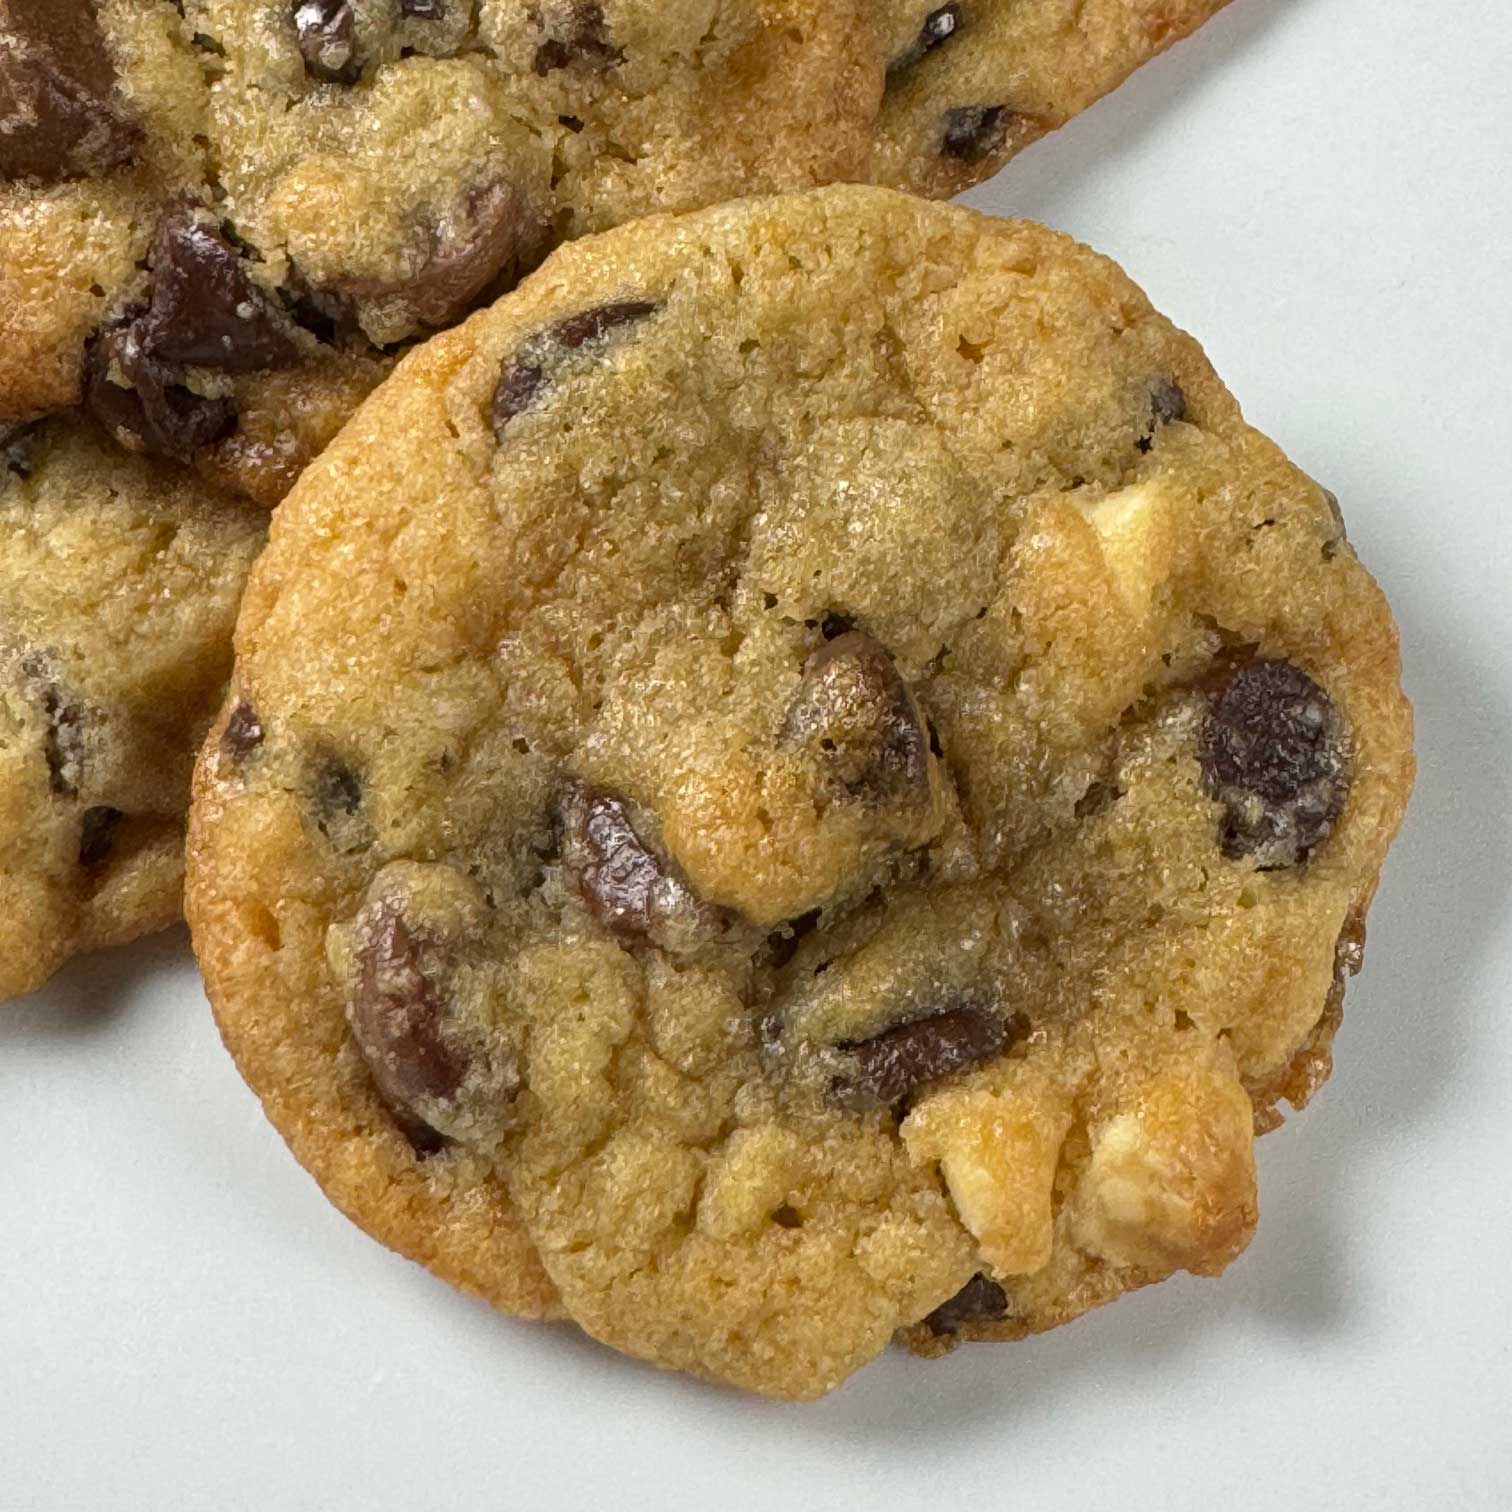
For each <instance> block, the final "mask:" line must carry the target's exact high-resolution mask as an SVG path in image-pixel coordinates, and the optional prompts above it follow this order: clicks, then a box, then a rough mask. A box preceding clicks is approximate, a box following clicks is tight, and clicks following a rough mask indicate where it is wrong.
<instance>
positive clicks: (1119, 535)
mask: <svg viewBox="0 0 1512 1512" xmlns="http://www.w3.org/2000/svg"><path fill="white" fill-rule="evenodd" d="M1086 516H1087V520H1088V522H1089V523H1090V524H1091V526H1092V528H1093V529H1094V530H1096V531H1097V535H1098V539H1099V541H1100V543H1101V545H1102V550H1103V559H1104V561H1105V562H1106V563H1107V565H1108V570H1109V572H1110V573H1111V575H1112V577H1113V581H1114V583H1115V584H1116V585H1117V587H1118V591H1119V593H1120V594H1121V595H1122V596H1123V599H1124V602H1125V603H1126V604H1127V605H1128V607H1129V610H1130V612H1131V613H1132V614H1134V615H1135V616H1136V617H1137V618H1139V619H1144V618H1145V616H1147V615H1148V614H1149V612H1150V607H1151V605H1152V603H1153V602H1154V597H1155V590H1156V588H1157V587H1158V586H1159V585H1160V583H1161V582H1162V581H1163V580H1164V579H1165V578H1166V577H1168V576H1169V575H1170V571H1171V565H1172V558H1173V555H1174V552H1173V546H1174V540H1175V510H1174V509H1173V507H1172V502H1171V498H1170V494H1169V484H1167V483H1166V482H1165V481H1164V480H1163V479H1161V478H1158V477H1157V478H1149V479H1146V480H1145V481H1144V482H1142V483H1135V484H1133V485H1132V486H1130V487H1129V488H1124V489H1120V490H1119V491H1118V492H1117V493H1114V494H1109V495H1108V496H1107V497H1106V498H1104V499H1100V500H1098V501H1097V502H1096V503H1095V504H1090V505H1088V506H1087V509H1086Z"/></svg>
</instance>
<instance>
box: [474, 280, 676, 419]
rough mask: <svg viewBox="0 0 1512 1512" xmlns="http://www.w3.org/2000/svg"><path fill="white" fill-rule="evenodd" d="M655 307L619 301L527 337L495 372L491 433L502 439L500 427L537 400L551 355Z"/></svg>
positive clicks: (575, 347) (589, 340)
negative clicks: (492, 429) (497, 374)
mask: <svg viewBox="0 0 1512 1512" xmlns="http://www.w3.org/2000/svg"><path fill="white" fill-rule="evenodd" d="M657 308H658V306H657V305H656V304H654V303H652V302H651V301H650V300H645V299H626V300H620V301H618V302H616V303H614V304H606V305H599V306H597V307H596V308H595V309H592V310H583V311H581V312H580V313H578V314H576V315H569V316H568V317H567V318H566V319H565V320H561V321H558V322H557V323H556V325H553V326H547V327H546V329H545V330H543V331H537V332H536V333H535V335H533V336H531V337H529V338H528V339H527V340H526V341H525V342H524V343H522V345H521V347H520V349H519V351H517V352H515V353H513V354H511V355H510V356H508V357H506V358H505V359H504V363H503V366H502V367H501V369H500V371H499V383H498V387H497V388H496V389H495V390H494V397H493V428H494V434H495V435H497V436H500V437H502V436H503V434H504V427H505V426H506V425H508V424H509V422H510V421H511V420H513V419H514V418H515V416H516V415H519V414H521V413H523V412H524V411H525V410H527V409H529V408H530V407H531V406H532V405H533V404H535V403H536V401H537V400H538V399H539V398H540V397H541V395H542V393H543V392H544V391H545V389H546V387H547V374H546V367H547V364H548V363H549V362H550V360H551V357H552V355H553V353H555V352H562V351H569V352H574V351H577V350H578V349H579V348H581V347H585V346H589V345H591V344H595V343H597V342H600V341H602V340H604V339H605V338H606V337H608V336H609V335H610V334H612V333H613V332H614V331H617V330H619V329H620V328H621V327H623V326H628V325H634V324H636V323H637V322H638V321H642V320H645V319H646V318H647V316H649V315H653V314H655V313H656V310H657Z"/></svg>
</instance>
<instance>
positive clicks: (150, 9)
mask: <svg viewBox="0 0 1512 1512" xmlns="http://www.w3.org/2000/svg"><path fill="white" fill-rule="evenodd" d="M0 44H3V45H0V422H4V421H7V420H23V419H30V418H33V417H35V416H38V415H42V414H46V413H52V412H55V411H58V410H61V409H65V408H69V407H72V406H75V405H82V406H83V407H84V408H86V409H87V410H89V411H90V412H92V414H93V415H94V416H95V417H96V418H97V419H98V420H99V422H100V423H101V424H103V426H104V427H105V428H106V429H107V430H109V431H110V432H111V433H113V434H114V435H115V436H116V438H117V439H118V440H119V441H121V442H122V443H123V444H124V445H126V446H127V447H128V448H130V449H132V450H136V451H140V452H145V453H148V454H152V455H156V456H162V457H168V458H170V459H173V460H177V461H193V462H194V463H195V464H196V465H197V466H199V467H200V468H201V469H202V470H204V471H205V472H207V473H208V474H209V475H210V476H211V477H212V478H214V479H215V480H216V481H218V482H220V483H224V484H227V485H229V486H231V487H235V488H238V489H241V490H242V491H244V492H246V493H248V494H250V495H252V496H254V497H256V498H258V499H261V500H262V501H263V502H266V503H274V502H276V501H277V500H278V499H279V498H280V497H281V496H282V495H283V493H284V492H285V491H286V489H287V487H288V485H289V484H290V483H291V482H292V481H293V479H294V478H295V477H296V476H297V475H298V472H299V469H300V468H301V467H302V466H303V465H304V463H305V462H306V461H307V460H308V459H309V458H310V457H311V456H313V455H314V454H315V453H316V452H318V451H319V449H320V448H321V447H322V446H323V445H324V444H325V443H326V441H328V440H329V439H330V437H331V436H332V435H333V434H334V433H335V431H336V429H337V428H338V427H339V426H340V424H341V422H342V421H343V420H344V419H345V418H346V416H347V415H348V414H349V413H350V412H351V410H352V409H353V408H354V407H355V405H356V404H357V402H358V401H359V400H360V399H361V397H362V396H363V395H364V394H366V393H367V392H368V391H369V390H370V389H371V388H372V387H373V386H374V384H375V383H377V381H378V380H379V379H380V378H381V377H382V376H383V374H384V373H385V372H387V371H388V369H389V367H390V366H391V365H392V359H393V355H394V353H395V352H396V351H397V350H398V349H400V348H402V346H403V345H404V344H406V343H408V342H412V341H413V340H414V339H416V338H417V337H420V336H423V335H425V334H427V333H429V332H430V331H433V330H435V329H437V328H440V327H444V326H447V325H450V324H452V323H454V322H455V321H456V320H457V319H459V318H460V317H461V316H462V315H464V314H465V313H466V312H467V311H468V310H469V309H470V308H472V307H473V306H475V305H476V304H478V303H481V302H484V301H485V300H486V299H487V298H488V297H491V296H492V295H495V294H497V293H499V292H501V291H502V290H504V289H507V288H508V287H509V286H511V285H512V284H513V283H514V281H515V280H516V279H517V278H519V277H520V275H521V274H522V273H523V272H525V271H526V270H528V269H529V268H531V267H533V266H534V265H535V264H536V263H537V262H539V261H540V259H541V258H542V257H543V256H544V255H545V254H546V252H547V251H548V250H549V249H550V248H551V247H552V246H554V245H555V244H557V243H558V242H561V241H564V240H567V239H570V238H572V237H575V236H578V235H581V234H582V233H584V232H587V231H594V230H599V229H602V228H604V227H606V226H610V225H614V224H617V223H619V222H621V221H624V220H628V219H631V218H633V217H635V216H638V215H642V214H645V213H647V212H649V211H653V210H659V209H678V208H688V207H693V206H696V205H701V204H707V203H711V202H713V201H716V200H720V199H724V198H728V197H730V196H732V195H734V194H739V193H743V192H747V191H750V190H761V189H766V190H772V189H785V188H799V187H805V186H807V185H810V184H814V183H820V182H826V181H829V180H831V179H835V178H844V177H856V176H860V175H861V174H862V173H863V172H864V169H865V166H866V162H867V160H868V155H869V152H870V144H869V135H870V127H871V122H872V121H873V119H874V117H875V114H876V105H877V99H878V97H879V93H880V89H881V78H882V64H881V54H880V52H879V50H878V47H877V38H876V34H875V28H874V26H873V25H872V22H871V15H870V11H869V9H868V8H867V6H866V4H865V0H827V3H826V4H825V5H823V6H817V7H816V6H809V5H805V4H802V3H800V0H674V3H666V0H654V3H653V0H0Z"/></svg>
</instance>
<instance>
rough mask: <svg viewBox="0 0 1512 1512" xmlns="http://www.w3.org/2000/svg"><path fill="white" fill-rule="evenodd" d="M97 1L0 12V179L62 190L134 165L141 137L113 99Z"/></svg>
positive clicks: (70, 0) (44, 1)
mask: <svg viewBox="0 0 1512 1512" xmlns="http://www.w3.org/2000/svg"><path fill="white" fill-rule="evenodd" d="M115 82H116V79H115V68H114V66H113V65H112V63H111V60H110V54H109V53H108V52H107V51H106V49H105V39H104V37H103V35H102V34H101V31H100V22H99V17H98V15H97V14H96V10H95V3H94V0H7V3H6V5H5V6H4V7H3V8H0V179H37V180H40V181H41V182H42V183H47V184H52V183H58V182H60V181H61V180H64V179H70V178H89V177H97V176H99V175H101V174H105V173H110V172H112V171H113V170H115V169H117V168H122V167H124V166H126V165H127V164H128V163H131V162H133V161H134V160H135V159H136V156H137V154H138V152H139V151H140V149H141V145H142V140H143V136H142V131H141V128H140V127H139V126H137V125H136V124H135V123H134V122H133V121H131V120H129V119H128V118H127V117H126V116H125V115H124V114H123V113H122V111H121V109H120V107H119V105H118V103H117V102H116V99H115Z"/></svg>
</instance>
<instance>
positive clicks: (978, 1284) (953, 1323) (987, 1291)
mask: <svg viewBox="0 0 1512 1512" xmlns="http://www.w3.org/2000/svg"><path fill="white" fill-rule="evenodd" d="M1007 1316H1008V1293H1007V1292H1005V1291H1004V1290H1003V1288H1002V1287H1001V1286H999V1285H998V1284H997V1282H996V1281H994V1280H993V1279H992V1277H991V1276H987V1275H984V1274H983V1273H982V1272H981V1271H978V1272H977V1273H976V1275H974V1276H973V1277H972V1278H971V1280H969V1281H968V1282H967V1283H966V1284H965V1286H963V1287H962V1288H961V1289H960V1291H958V1292H957V1293H956V1294H955V1296H953V1297H952V1298H951V1299H950V1300H949V1301H948V1302H942V1303H940V1305H939V1306H938V1307H937V1308H935V1310H934V1311H933V1312H932V1313H930V1315H929V1316H928V1317H927V1318H925V1320H924V1326H925V1327H926V1328H927V1329H928V1330H929V1331H930V1333H932V1334H934V1335H935V1336H936V1337H942V1336H944V1335H946V1334H953V1333H955V1332H956V1331H957V1330H958V1329H960V1328H961V1327H962V1326H963V1325H965V1324H967V1323H995V1322H997V1321H998V1319H1000V1318H1005V1317H1007Z"/></svg>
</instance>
